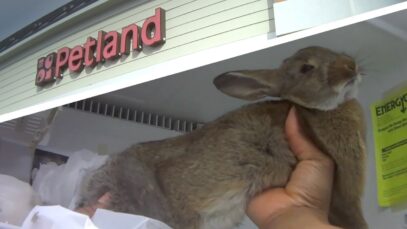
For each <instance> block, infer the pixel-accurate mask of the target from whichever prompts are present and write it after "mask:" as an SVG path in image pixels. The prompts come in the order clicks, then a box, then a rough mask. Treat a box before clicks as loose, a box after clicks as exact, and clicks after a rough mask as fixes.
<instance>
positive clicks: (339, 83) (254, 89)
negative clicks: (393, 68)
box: [81, 47, 367, 229]
mask: <svg viewBox="0 0 407 229" xmlns="http://www.w3.org/2000/svg"><path fill="white" fill-rule="evenodd" d="M359 81H360V76H359V75H358V70H357V66H356V64H355V62H354V61H353V59H352V58H350V57H349V56H346V55H344V54H338V53H335V52H333V51H331V50H328V49H325V48H321V47H309V48H305V49H302V50H299V51H298V52H297V53H296V54H295V55H293V56H292V57H290V58H288V59H286V60H285V61H284V62H283V63H282V65H281V66H280V67H279V68H278V69H275V70H245V71H234V72H228V73H225V74H222V75H220V76H218V77H217V78H215V80H214V84H215V86H216V87H217V88H218V89H219V90H221V91H222V92H224V93H226V94H228V95H231V96H234V97H238V98H242V99H248V100H255V99H260V98H263V97H265V96H279V97H281V98H282V99H283V100H282V101H265V102H258V103H254V104H251V105H247V106H244V107H242V108H240V109H238V110H235V111H232V112H230V113H227V114H225V115H223V116H222V117H220V118H218V119H217V120H215V121H213V122H211V123H208V124H206V125H205V126H203V127H202V128H200V129H198V130H195V131H193V132H191V133H189V134H185V135H183V136H179V137H174V138H169V139H165V140H161V141H154V142H147V143H141V144H137V145H134V146H132V147H131V148H129V149H127V150H126V151H124V152H122V153H120V154H117V155H114V156H112V157H111V158H110V160H109V161H108V162H107V163H106V164H105V165H104V166H102V167H101V168H100V169H99V170H97V171H96V172H94V173H93V174H92V175H90V176H89V177H88V179H87V181H86V182H85V184H84V187H83V193H82V202H81V204H82V205H86V204H92V203H93V202H95V201H97V199H98V198H99V197H100V196H101V195H102V194H103V193H106V192H109V193H110V194H111V209H112V210H116V211H122V212H129V213H134V214H140V215H145V216H149V217H152V218H156V219H159V220H162V221H164V222H166V223H167V224H169V225H170V226H172V227H173V228H175V229H198V228H199V229H229V228H233V227H235V226H237V225H238V224H239V223H240V222H241V221H242V219H243V216H244V215H245V208H246V204H247V202H248V200H250V198H252V197H253V196H254V195H256V194H258V193H259V192H262V191H263V190H265V189H266V188H269V187H283V186H284V185H285V184H286V183H287V180H288V179H289V176H290V173H291V172H292V170H293V168H294V166H295V165H296V162H297V161H296V158H295V157H294V155H293V153H292V152H291V151H290V148H289V146H288V144H287V142H286V139H285V135H284V124H285V119H286V116H287V114H288V111H289V109H290V107H291V106H296V107H297V114H298V116H299V117H300V120H301V123H302V126H303V129H304V130H305V131H306V133H307V134H308V135H309V137H310V138H311V139H312V140H313V141H314V142H315V143H316V144H317V145H318V146H319V147H320V148H321V149H322V150H323V152H325V153H327V154H329V156H330V157H332V159H333V160H334V162H335V163H336V173H335V180H334V187H333V194H332V203H331V209H330V215H329V219H330V222H331V223H333V224H334V225H338V226H341V227H344V228H349V229H365V228H367V224H366V222H365V220H364V218H363V215H362V211H361V204H360V198H361V195H362V192H363V186H364V168H365V166H364V163H365V162H364V160H365V146H364V121H363V114H362V109H361V107H360V105H359V104H358V102H357V101H356V100H354V99H353V97H354V92H355V90H356V87H357V84H358V83H359ZM304 176H306V174H304Z"/></svg>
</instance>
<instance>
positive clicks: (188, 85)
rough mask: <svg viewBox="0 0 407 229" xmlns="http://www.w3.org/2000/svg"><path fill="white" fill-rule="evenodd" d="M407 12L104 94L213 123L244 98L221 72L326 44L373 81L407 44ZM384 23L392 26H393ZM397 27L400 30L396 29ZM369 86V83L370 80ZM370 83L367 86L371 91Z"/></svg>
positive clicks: (268, 63) (264, 64)
mask: <svg viewBox="0 0 407 229" xmlns="http://www.w3.org/2000/svg"><path fill="white" fill-rule="evenodd" d="M406 21H407V11H404V12H399V13H395V14H393V15H388V16H385V17H382V18H380V20H377V19H376V20H375V23H370V22H362V23H358V24H355V25H352V26H348V27H346V28H342V29H337V30H334V31H330V32H326V33H323V34H319V35H315V36H312V37H309V38H306V39H301V40H298V41H294V42H290V43H288V44H283V45H280V46H277V47H272V48H270V49H266V50H262V51H258V52H255V53H251V54H247V55H244V56H241V57H238V58H234V59H230V60H226V61H222V62H219V63H216V64H212V65H209V66H205V67H202V68H199V69H194V70H190V71H187V72H183V73H180V74H177V75H174V76H169V77H166V78H163V79H159V80H156V81H152V82H148V83H145V84H141V85H137V86H134V87H130V88H127V89H123V90H120V91H116V92H113V93H110V94H107V95H103V96H100V97H99V98H100V99H102V100H105V101H110V102H114V103H116V104H121V105H127V106H132V107H138V108H141V109H144V110H147V111H152V112H158V113H162V114H167V115H172V116H175V117H179V118H185V119H190V120H196V121H203V122H206V121H210V120H212V119H214V118H216V117H218V116H220V115H221V114H223V113H225V112H226V111H230V110H232V109H235V108H237V107H239V106H241V105H242V104H244V103H245V102H244V101H240V100H237V99H233V98H230V97H227V96H225V95H223V94H221V93H220V92H218V91H217V90H216V89H215V88H214V86H213V85H212V79H213V78H214V77H215V76H217V75H218V74H220V73H222V72H225V71H229V70H237V69H256V68H273V67H276V66H278V64H279V63H280V62H281V60H282V59H284V58H286V57H288V56H290V55H291V54H292V53H294V52H295V51H296V50H297V49H299V48H303V47H306V46H309V45H319V46H325V47H328V48H331V49H334V50H337V51H344V52H347V53H348V54H350V55H353V56H355V57H356V59H358V60H360V61H361V63H360V64H361V65H362V66H363V67H364V68H366V72H367V74H368V75H370V76H372V78H373V79H374V80H373V81H372V80H371V79H368V80H371V82H374V81H377V80H376V79H375V78H377V77H375V76H376V75H379V74H382V73H386V72H388V71H392V70H394V68H395V67H397V66H395V63H389V60H391V59H392V58H385V56H386V55H395V53H397V50H398V49H399V47H400V45H401V46H403V45H404V46H407V39H405V38H406V37H403V35H404V34H407V23H405V22H406ZM378 22H381V23H382V24H381V25H383V24H384V25H391V26H392V28H393V30H390V31H389V30H388V29H386V28H383V26H378V25H377V24H380V23H378ZM394 30H397V31H398V32H394ZM364 85H366V84H364ZM364 85H362V90H363V87H364ZM367 88H368V86H365V90H368V89H367Z"/></svg>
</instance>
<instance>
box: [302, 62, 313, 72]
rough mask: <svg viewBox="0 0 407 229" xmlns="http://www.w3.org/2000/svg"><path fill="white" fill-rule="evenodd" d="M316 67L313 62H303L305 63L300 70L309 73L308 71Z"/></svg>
mask: <svg viewBox="0 0 407 229" xmlns="http://www.w3.org/2000/svg"><path fill="white" fill-rule="evenodd" d="M314 68H315V67H314V65H311V64H303V65H302V66H301V70H300V71H301V73H303V74H305V73H308V72H310V71H312V70H313V69H314Z"/></svg>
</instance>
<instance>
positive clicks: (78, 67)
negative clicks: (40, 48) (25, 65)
mask: <svg viewBox="0 0 407 229" xmlns="http://www.w3.org/2000/svg"><path fill="white" fill-rule="evenodd" d="M164 42H165V11H164V10H163V9H161V8H157V9H156V10H155V15H154V16H151V17H149V18H147V19H146V20H145V21H144V23H143V26H142V27H141V28H140V27H139V26H138V25H136V24H130V25H128V26H126V27H124V28H123V29H122V31H121V33H119V32H117V31H110V32H107V33H106V32H105V31H99V32H98V36H97V39H95V38H93V37H88V38H87V40H86V42H85V43H84V44H83V45H77V46H75V47H73V48H68V47H63V48H61V49H59V50H58V51H57V52H52V53H50V54H48V55H47V56H45V57H41V58H39V59H38V62H37V75H36V80H35V84H36V85H37V86H44V85H47V84H49V83H53V82H54V81H55V80H56V79H62V76H63V73H64V71H65V70H67V69H68V70H69V71H70V72H72V73H80V72H81V71H82V70H83V68H93V67H95V66H96V65H97V64H99V63H101V62H104V61H109V60H112V59H115V58H117V57H119V56H121V55H129V54H130V52H131V51H137V52H139V51H141V50H142V48H143V46H157V45H160V44H163V43H164ZM130 44H131V45H130ZM130 46H131V47H130Z"/></svg>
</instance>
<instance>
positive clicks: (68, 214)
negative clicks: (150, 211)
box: [21, 206, 171, 229]
mask: <svg viewBox="0 0 407 229" xmlns="http://www.w3.org/2000/svg"><path fill="white" fill-rule="evenodd" d="M112 228H120V229H171V228H170V227H169V226H167V225H166V224H164V223H162V222H160V221H158V220H154V219H151V218H147V217H144V216H139V215H132V214H126V213H120V212H113V211H109V210H106V209H97V210H96V212H95V214H94V216H93V217H92V220H91V219H90V218H89V217H88V216H87V215H84V214H81V213H78V212H74V211H71V210H69V209H67V208H64V207H61V206H36V207H35V208H34V209H33V210H32V211H31V212H30V214H29V215H28V217H27V218H26V219H25V220H24V223H23V225H22V227H21V229H112Z"/></svg>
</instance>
